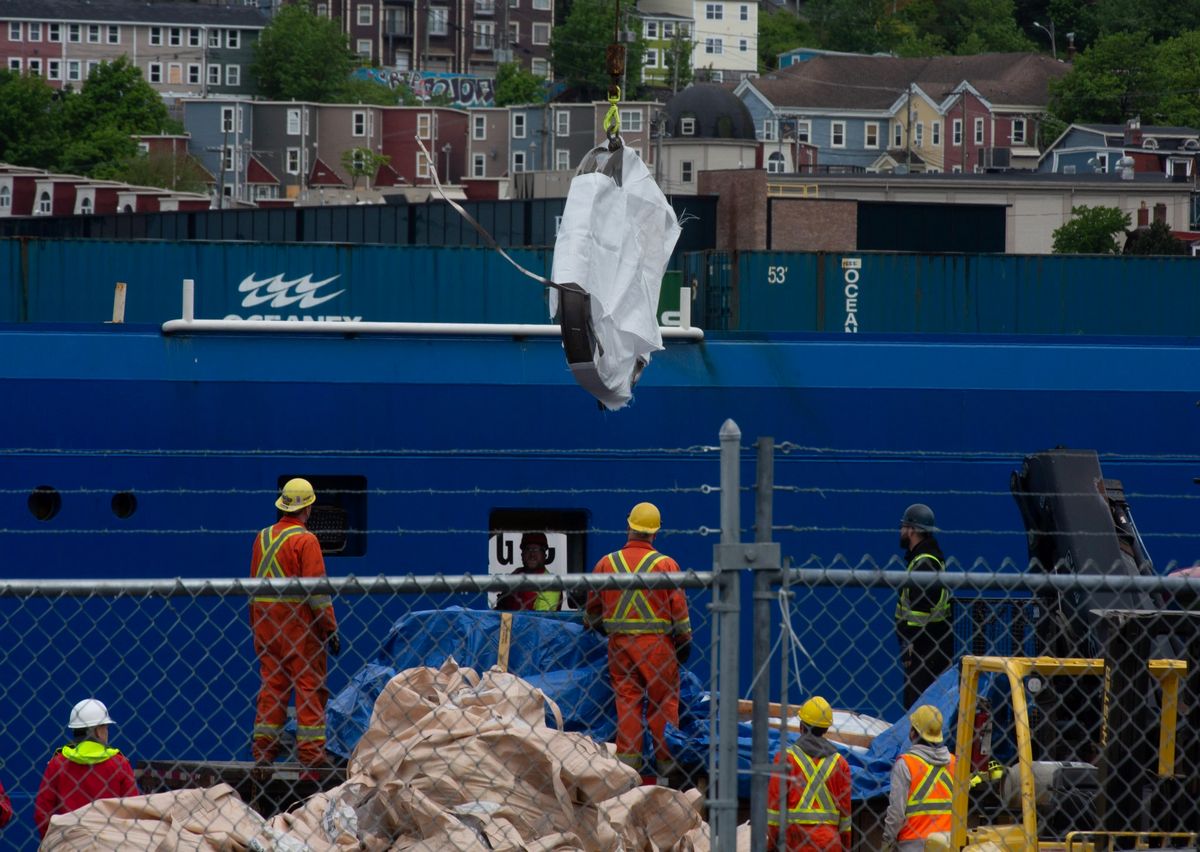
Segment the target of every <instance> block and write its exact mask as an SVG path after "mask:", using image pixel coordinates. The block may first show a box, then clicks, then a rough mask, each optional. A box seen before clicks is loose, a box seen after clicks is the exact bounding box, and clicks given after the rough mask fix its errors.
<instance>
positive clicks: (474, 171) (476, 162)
mask: <svg viewBox="0 0 1200 852" xmlns="http://www.w3.org/2000/svg"><path fill="white" fill-rule="evenodd" d="M471 177H477V178H481V177H487V154H472V155H471Z"/></svg>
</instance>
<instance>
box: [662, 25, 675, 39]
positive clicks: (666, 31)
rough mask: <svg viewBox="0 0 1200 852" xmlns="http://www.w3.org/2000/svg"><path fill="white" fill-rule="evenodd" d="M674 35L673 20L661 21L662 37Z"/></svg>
mask: <svg viewBox="0 0 1200 852" xmlns="http://www.w3.org/2000/svg"><path fill="white" fill-rule="evenodd" d="M674 37H675V22H674V21H663V38H674Z"/></svg>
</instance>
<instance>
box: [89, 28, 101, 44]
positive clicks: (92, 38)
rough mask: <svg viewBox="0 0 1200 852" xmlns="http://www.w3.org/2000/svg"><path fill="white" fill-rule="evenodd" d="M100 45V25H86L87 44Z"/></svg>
mask: <svg viewBox="0 0 1200 852" xmlns="http://www.w3.org/2000/svg"><path fill="white" fill-rule="evenodd" d="M99 43H100V25H99V24H88V44H99Z"/></svg>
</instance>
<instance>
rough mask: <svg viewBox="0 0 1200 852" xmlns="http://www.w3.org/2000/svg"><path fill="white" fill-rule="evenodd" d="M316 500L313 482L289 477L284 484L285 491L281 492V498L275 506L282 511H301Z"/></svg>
mask: <svg viewBox="0 0 1200 852" xmlns="http://www.w3.org/2000/svg"><path fill="white" fill-rule="evenodd" d="M315 502H317V495H316V494H314V493H313V487H312V483H311V482H309V481H308V480H307V479H301V478H300V477H296V478H295V479H289V480H288V481H287V484H286V485H284V486H283V491H281V492H279V499H278V500H276V501H275V508H276V509H279V510H280V511H281V512H299V511H300V510H301V509H303V508H304V507H305V506H311V505H312V504H313V503H315Z"/></svg>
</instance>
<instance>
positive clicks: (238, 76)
mask: <svg viewBox="0 0 1200 852" xmlns="http://www.w3.org/2000/svg"><path fill="white" fill-rule="evenodd" d="M241 82H242V66H240V65H226V66H225V85H226V86H236V85H238V84H239V83H241Z"/></svg>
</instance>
